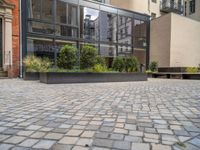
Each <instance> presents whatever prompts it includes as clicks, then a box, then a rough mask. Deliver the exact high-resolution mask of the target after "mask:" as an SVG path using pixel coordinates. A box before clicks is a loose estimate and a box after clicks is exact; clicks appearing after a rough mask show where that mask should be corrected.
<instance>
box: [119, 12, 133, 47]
mask: <svg viewBox="0 0 200 150" xmlns="http://www.w3.org/2000/svg"><path fill="white" fill-rule="evenodd" d="M118 31H119V33H118V42H119V43H120V44H128V45H132V18H130V17H125V16H119V19H118Z"/></svg>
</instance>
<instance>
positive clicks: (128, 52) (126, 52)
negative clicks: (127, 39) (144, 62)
mask: <svg viewBox="0 0 200 150" xmlns="http://www.w3.org/2000/svg"><path fill="white" fill-rule="evenodd" d="M132 55H133V51H132V47H130V46H128V45H119V46H118V56H132Z"/></svg>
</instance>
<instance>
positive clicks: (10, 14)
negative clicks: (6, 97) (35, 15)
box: [0, 0, 20, 77]
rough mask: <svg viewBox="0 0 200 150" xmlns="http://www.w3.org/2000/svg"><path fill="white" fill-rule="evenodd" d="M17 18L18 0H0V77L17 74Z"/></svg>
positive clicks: (18, 42) (18, 23)
mask: <svg viewBox="0 0 200 150" xmlns="http://www.w3.org/2000/svg"><path fill="white" fill-rule="evenodd" d="M19 18H20V17H19V1H18V0H0V77H1V76H9V77H17V76H19V62H20V61H19V60H20V50H19V49H20V34H19V33H20V19H19Z"/></svg>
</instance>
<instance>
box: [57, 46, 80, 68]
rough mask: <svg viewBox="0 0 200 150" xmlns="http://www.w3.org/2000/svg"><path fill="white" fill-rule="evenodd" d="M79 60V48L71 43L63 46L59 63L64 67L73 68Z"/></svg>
mask: <svg viewBox="0 0 200 150" xmlns="http://www.w3.org/2000/svg"><path fill="white" fill-rule="evenodd" d="M76 62H77V49H76V48H75V47H74V46H71V45H65V46H63V47H62V48H61V51H60V54H59V57H58V60H57V65H58V67H59V68H62V69H72V68H73V67H74V66H75V65H76Z"/></svg>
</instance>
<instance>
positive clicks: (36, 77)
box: [24, 72, 40, 81]
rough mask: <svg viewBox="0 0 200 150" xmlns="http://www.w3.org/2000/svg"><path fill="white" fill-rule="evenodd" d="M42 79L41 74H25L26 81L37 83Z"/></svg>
mask: <svg viewBox="0 0 200 150" xmlns="http://www.w3.org/2000/svg"><path fill="white" fill-rule="evenodd" d="M39 79H40V73H39V72H25V73H24V80H31V81H36V80H39Z"/></svg>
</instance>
